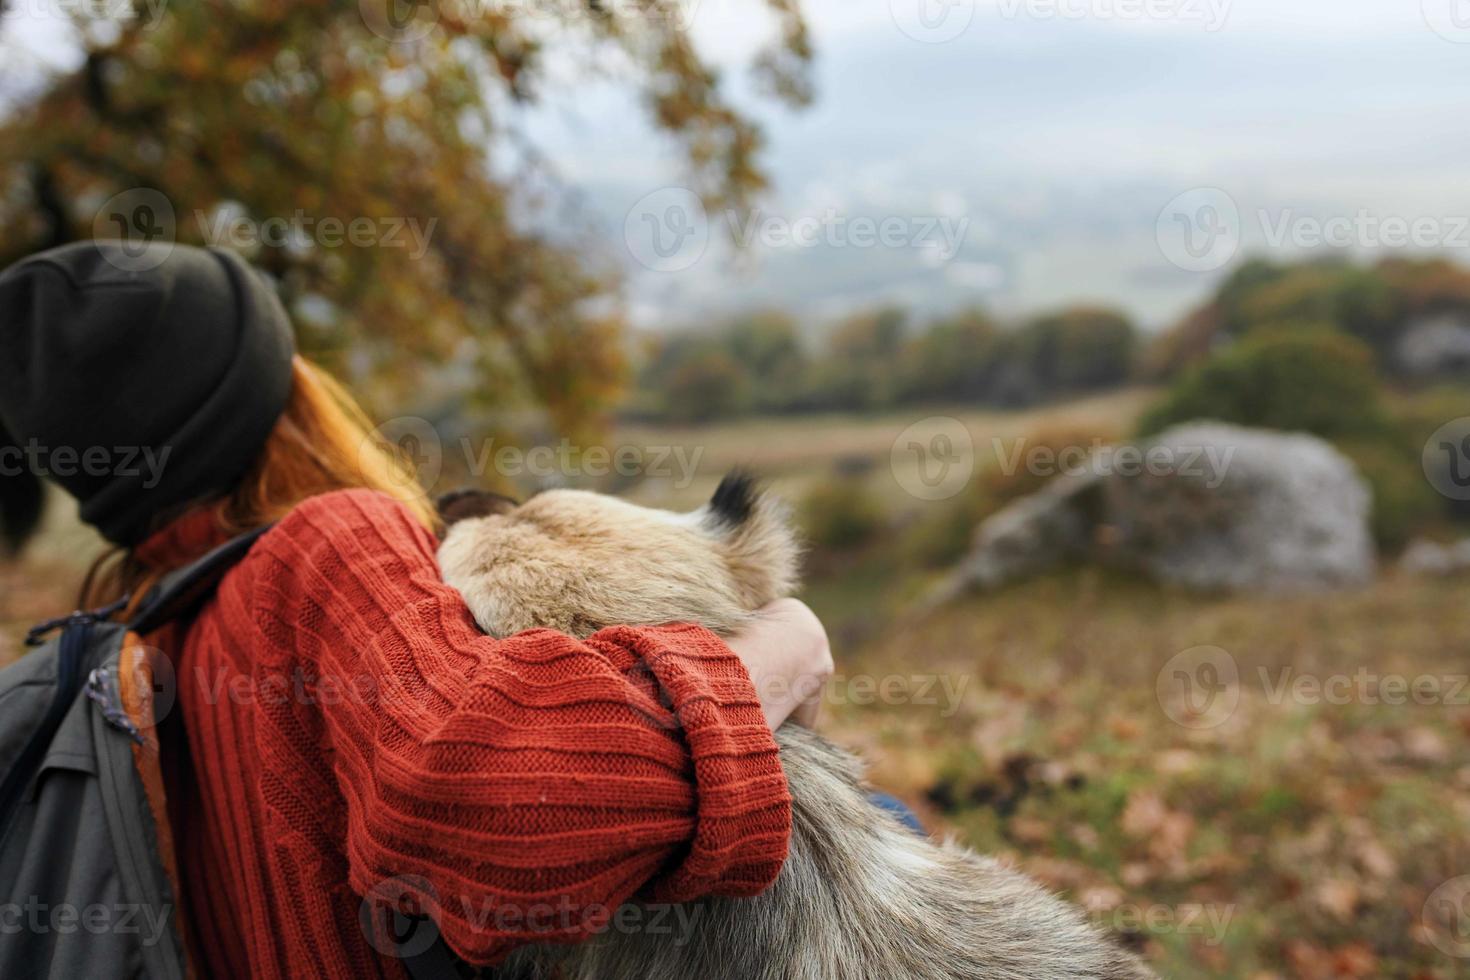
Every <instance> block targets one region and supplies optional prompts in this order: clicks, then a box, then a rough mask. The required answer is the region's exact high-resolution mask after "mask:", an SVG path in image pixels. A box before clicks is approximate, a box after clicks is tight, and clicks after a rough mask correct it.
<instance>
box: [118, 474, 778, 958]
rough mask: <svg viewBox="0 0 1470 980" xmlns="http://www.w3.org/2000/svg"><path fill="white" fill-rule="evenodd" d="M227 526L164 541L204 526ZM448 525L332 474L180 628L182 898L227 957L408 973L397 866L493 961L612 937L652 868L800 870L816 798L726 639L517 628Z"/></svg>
mask: <svg viewBox="0 0 1470 980" xmlns="http://www.w3.org/2000/svg"><path fill="white" fill-rule="evenodd" d="M207 524H208V521H205V522H204V525H205V526H207ZM200 528H201V520H200V518H199V517H197V516H196V517H194V518H192V519H191V518H185V519H184V520H183V521H181V522H179V523H178V524H176V525H175V526H174V527H173V528H170V529H167V530H165V531H164V532H163V533H162V534H161V535H159V536H157V537H155V538H154V539H151V540H150V541H148V542H145V545H144V547H143V548H141V549H140V556H141V557H143V558H144V559H145V560H147V559H150V558H151V559H153V560H155V561H159V560H164V559H165V558H168V559H175V560H176V559H177V558H179V557H183V555H184V553H192V552H197V551H199V550H200V548H201V547H202V546H205V545H207V544H208V543H209V541H208V540H205V539H207V538H208V537H209V534H207V533H206V534H201V532H200ZM435 545H436V543H435V541H434V539H433V537H432V536H431V535H430V534H429V533H428V532H426V531H425V530H424V529H423V528H422V527H421V526H420V525H418V524H417V523H416V522H415V521H414V519H413V518H412V516H411V515H410V514H409V512H408V511H407V510H406V509H405V508H404V507H402V506H401V505H400V504H398V503H396V502H394V501H393V500H391V499H390V498H388V497H385V496H382V495H379V494H375V493H371V492H368V491H344V492H338V493H331V494H326V495H324V496H321V497H317V498H313V499H311V500H308V501H306V502H305V503H303V504H301V505H300V506H299V507H297V508H296V509H295V510H294V511H293V512H292V513H291V514H290V515H289V516H288V517H287V518H286V519H285V520H284V521H282V522H281V523H280V524H279V525H278V526H277V527H275V528H274V529H272V530H271V531H270V532H268V533H267V534H266V535H265V537H263V538H262V539H261V540H260V541H259V542H258V543H257V544H256V545H255V547H254V548H253V549H252V551H251V552H250V554H249V555H248V556H247V557H246V558H245V560H244V561H243V562H242V563H241V564H240V565H239V566H237V567H236V568H235V569H234V570H233V571H231V572H230V574H229V575H228V576H227V577H226V578H225V579H224V581H223V582H222V584H221V586H220V588H219V590H218V591H217V593H216V595H215V597H214V598H213V599H212V600H211V601H210V603H209V604H208V605H207V606H206V607H205V608H204V610H203V611H202V612H201V613H200V614H199V615H198V617H197V618H196V619H195V620H194V622H193V623H192V624H191V625H190V626H189V627H188V630H187V633H186V635H185V636H184V637H183V639H182V642H181V643H178V642H177V641H178V637H177V636H175V637H173V638H172V641H173V642H174V644H175V645H176V646H177V647H178V649H177V650H176V656H177V661H178V666H177V675H178V692H179V700H178V709H177V710H176V711H175V715H174V719H172V720H171V723H176V720H181V721H182V726H183V735H184V736H185V737H184V738H182V739H180V740H177V742H176V745H177V746H178V747H177V748H175V751H176V752H178V753H179V755H178V757H177V758H176V759H175V760H174V764H175V771H181V772H186V773H188V774H189V775H187V776H184V777H181V778H180V777H175V779H174V781H173V783H172V785H171V786H170V792H171V794H172V796H171V800H170V810H171V812H172V813H173V815H174V820H175V827H174V832H175V836H176V840H177V843H178V847H179V859H180V865H181V877H182V886H183V895H182V905H183V907H184V908H185V910H186V912H187V922H188V926H189V928H190V932H191V938H192V941H193V944H194V946H195V948H196V950H197V952H198V953H199V955H200V957H201V958H202V959H203V961H204V964H205V966H206V967H207V968H208V969H209V970H210V971H211V972H212V973H214V974H215V975H217V976H222V977H251V978H272V977H280V978H296V977H302V976H322V977H352V978H354V980H356V978H363V977H380V976H395V977H396V976H401V975H403V971H402V968H401V966H400V965H399V964H398V963H397V962H396V961H395V960H393V959H392V958H390V957H385V956H384V955H382V954H380V953H379V952H378V951H377V950H376V949H375V947H374V945H373V944H372V943H371V942H370V937H369V935H368V932H369V931H370V930H365V929H364V928H363V925H362V923H361V921H360V918H359V913H360V910H361V908H362V899H361V896H363V895H364V894H367V893H369V892H370V891H382V890H384V889H385V887H386V890H388V891H392V890H394V888H395V887H398V886H397V885H395V884H393V883H396V882H406V883H407V888H408V890H409V891H410V892H411V893H414V894H415V895H416V896H418V897H420V898H421V899H422V900H423V901H424V903H425V905H426V906H427V908H428V910H429V911H430V913H431V914H432V915H433V916H434V917H435V919H436V921H437V922H438V924H439V927H440V930H441V932H442V934H443V935H444V937H445V939H446V941H447V942H448V944H449V946H450V947H451V948H452V949H453V950H454V951H456V952H457V953H458V954H459V955H461V956H462V957H464V958H465V959H467V960H469V961H471V962H475V963H492V962H494V961H496V960H498V959H499V958H502V957H503V956H504V955H505V954H506V953H508V952H509V951H510V950H512V949H513V948H515V947H516V946H517V945H519V944H522V943H525V942H527V941H547V940H552V939H556V940H561V941H568V940H575V939H577V938H579V937H585V936H586V935H588V934H589V932H590V931H591V930H593V929H595V928H597V927H599V926H600V925H601V924H604V923H605V922H606V920H607V916H608V914H609V913H610V912H611V911H612V910H613V909H615V908H616V907H617V906H618V905H619V904H620V903H622V902H623V901H624V900H625V899H627V898H629V897H630V896H634V895H635V894H637V895H638V896H639V897H646V898H648V899H650V900H652V901H675V902H676V901H685V900H689V899H693V898H696V897H699V896H703V895H710V894H719V895H751V894H754V893H756V892H759V891H761V890H762V889H763V888H765V887H766V886H767V885H769V884H770V883H771V881H772V880H773V879H774V878H775V876H776V873H777V871H778V870H779V869H780V865H781V862H782V861H783V860H784V858H785V855H786V846H787V839H788V837H789V834H790V826H791V812H790V806H791V801H790V797H789V795H788V794H787V790H786V784H785V780H784V777H783V775H782V772H781V768H780V764H779V761H778V758H777V753H776V745H775V741H774V739H773V738H772V736H771V732H770V730H769V728H768V727H767V726H766V723H765V720H764V716H763V715H762V713H761V708H760V704H759V703H758V701H757V699H756V695H755V691H754V689H753V688H752V686H751V683H750V678H749V676H748V674H747V673H746V671H745V669H744V667H743V666H742V664H741V663H740V661H739V660H738V659H736V657H735V656H734V654H733V653H731V651H730V649H729V648H728V647H726V646H725V644H724V643H722V642H721V641H720V640H719V638H717V637H716V636H714V634H712V633H710V632H708V631H707V630H705V629H703V628H700V627H695V626H688V625H675V626H664V627H656V628H637V629H635V628H631V627H614V628H611V629H606V630H603V631H602V632H600V633H598V634H596V635H595V636H593V637H591V638H590V639H588V640H587V641H585V642H582V641H578V640H574V639H571V638H569V637H567V636H564V635H561V634H558V633H555V632H552V631H549V630H534V631H531V632H529V633H524V634H522V635H520V636H516V637H512V638H510V639H507V640H496V639H492V638H490V637H487V636H485V635H483V634H482V633H480V632H479V630H478V629H477V628H476V627H475V624H474V621H473V620H472V619H471V617H470V614H469V611H468V610H467V609H466V607H465V605H464V603H463V601H461V599H460V598H459V596H458V594H457V593H455V592H454V591H453V590H451V589H449V588H448V587H447V586H445V585H444V584H442V583H441V582H440V580H439V572H438V568H437V565H436V564H435V559H434V552H435ZM158 642H159V645H160V646H163V647H164V648H165V649H168V648H169V645H170V642H171V641H170V638H168V637H161V638H159V641H158ZM184 746H186V748H183V747H184ZM645 886H646V887H645Z"/></svg>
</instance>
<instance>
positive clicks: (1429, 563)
mask: <svg viewBox="0 0 1470 980" xmlns="http://www.w3.org/2000/svg"><path fill="white" fill-rule="evenodd" d="M1399 571H1401V572H1403V573H1404V574H1406V575H1456V574H1459V573H1460V572H1470V538H1465V539H1464V540H1462V541H1457V542H1455V543H1453V544H1440V543H1439V542H1437V541H1429V540H1426V539H1424V538H1420V539H1419V540H1417V541H1414V542H1412V543H1411V544H1410V545H1409V546H1408V547H1407V548H1405V549H1404V554H1403V556H1402V557H1401V558H1399Z"/></svg>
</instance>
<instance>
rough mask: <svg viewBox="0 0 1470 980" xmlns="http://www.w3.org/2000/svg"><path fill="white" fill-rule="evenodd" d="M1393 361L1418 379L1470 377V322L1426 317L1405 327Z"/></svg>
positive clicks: (1396, 345) (1396, 346) (1451, 318)
mask: <svg viewBox="0 0 1470 980" xmlns="http://www.w3.org/2000/svg"><path fill="white" fill-rule="evenodd" d="M1393 354H1394V360H1395V361H1396V362H1397V364H1398V366H1399V369H1400V370H1402V371H1403V372H1404V373H1406V374H1409V375H1413V376H1415V377H1419V378H1433V377H1452V376H1455V375H1459V376H1461V377H1464V376H1470V323H1466V322H1465V321H1464V320H1463V319H1460V318H1459V317H1456V316H1437V317H1425V318H1423V319H1420V320H1416V321H1414V322H1413V323H1410V324H1408V325H1407V326H1405V327H1404V332H1403V335H1402V336H1401V337H1400V338H1399V341H1398V343H1397V344H1395V345H1394V351H1393Z"/></svg>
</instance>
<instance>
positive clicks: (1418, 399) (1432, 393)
mask: <svg viewBox="0 0 1470 980" xmlns="http://www.w3.org/2000/svg"><path fill="white" fill-rule="evenodd" d="M1390 407H1391V410H1392V414H1393V418H1394V421H1395V422H1396V423H1397V427H1398V429H1399V430H1400V431H1401V433H1402V436H1401V441H1402V444H1403V446H1404V448H1405V450H1406V452H1407V453H1408V454H1411V455H1412V457H1413V469H1414V473H1415V476H1416V478H1417V479H1419V480H1421V481H1424V482H1426V483H1427V482H1428V481H1427V480H1425V478H1424V475H1423V463H1422V458H1423V455H1422V454H1423V452H1424V446H1425V444H1426V443H1428V442H1429V439H1430V437H1431V436H1432V435H1434V433H1435V431H1436V430H1438V429H1439V427H1440V426H1442V425H1444V424H1445V423H1446V422H1449V421H1450V420H1452V419H1457V418H1460V417H1462V416H1464V415H1466V414H1470V387H1465V386H1460V385H1443V386H1440V387H1437V388H1431V389H1430V390H1428V391H1424V392H1416V393H1413V394H1400V395H1398V396H1396V397H1395V398H1394V399H1393V400H1392V402H1391V403H1390ZM1431 458H1433V459H1436V460H1438V462H1439V463H1440V465H1442V466H1449V459H1448V458H1447V457H1445V456H1440V455H1435V456H1432V457H1431ZM1435 497H1436V499H1437V500H1438V501H1439V508H1440V509H1441V511H1442V512H1443V513H1444V514H1447V515H1448V516H1449V517H1450V518H1451V519H1453V520H1458V521H1465V522H1470V500H1454V499H1452V498H1449V497H1444V496H1441V495H1439V494H1437V493H1436V494H1435Z"/></svg>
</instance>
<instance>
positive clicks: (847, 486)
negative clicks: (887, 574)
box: [797, 477, 887, 552]
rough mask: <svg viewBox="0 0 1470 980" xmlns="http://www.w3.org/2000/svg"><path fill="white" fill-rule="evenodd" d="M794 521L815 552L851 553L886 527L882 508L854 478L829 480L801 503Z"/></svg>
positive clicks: (818, 486)
mask: <svg viewBox="0 0 1470 980" xmlns="http://www.w3.org/2000/svg"><path fill="white" fill-rule="evenodd" d="M797 518H798V521H799V523H800V525H801V529H802V532H803V534H804V536H805V537H806V540H807V541H808V543H810V544H811V546H812V547H813V548H814V549H816V550H818V551H828V552H843V551H852V550H854V549H856V548H860V547H862V546H863V545H865V544H868V543H869V542H871V541H873V540H874V539H875V538H876V537H877V536H878V534H879V533H880V532H881V531H882V530H883V527H884V525H885V524H886V523H887V520H886V515H885V513H884V510H883V506H882V504H881V503H880V502H879V501H878V500H877V498H876V497H874V496H873V493H872V491H870V490H869V489H868V486H867V484H866V483H865V482H864V481H863V480H861V479H857V478H847V479H844V478H838V477H832V478H830V479H828V480H826V481H824V482H822V483H819V484H817V485H816V486H815V487H813V488H812V489H811V490H810V491H808V492H807V495H806V496H805V497H804V498H803V499H802V501H801V504H800V506H799V508H798V512H797Z"/></svg>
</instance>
